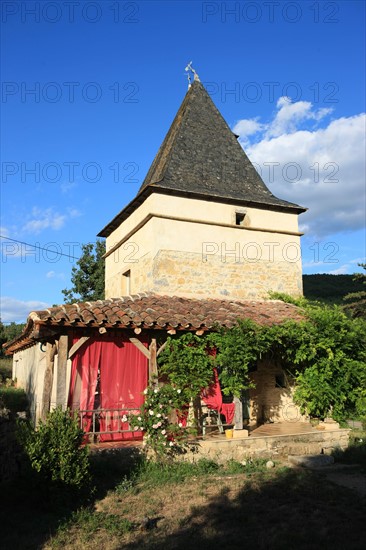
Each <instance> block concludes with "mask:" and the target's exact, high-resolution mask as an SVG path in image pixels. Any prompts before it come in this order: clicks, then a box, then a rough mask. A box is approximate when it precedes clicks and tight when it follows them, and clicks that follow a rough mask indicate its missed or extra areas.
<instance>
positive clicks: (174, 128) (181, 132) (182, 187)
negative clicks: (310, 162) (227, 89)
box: [99, 81, 306, 237]
mask: <svg viewBox="0 0 366 550" xmlns="http://www.w3.org/2000/svg"><path fill="white" fill-rule="evenodd" d="M152 192H160V193H169V194H174V195H180V196H182V195H183V196H187V195H189V196H194V197H196V198H199V197H201V198H203V199H206V200H217V201H220V202H221V201H230V202H234V203H240V204H246V205H253V206H261V207H263V206H266V207H267V208H271V209H280V210H285V211H292V212H297V213H300V212H304V211H305V210H306V209H305V208H303V207H301V206H299V205H297V204H294V203H290V202H287V201H285V200H282V199H278V198H277V197H275V196H274V195H273V194H272V193H271V192H270V191H269V189H268V187H267V186H266V185H265V183H264V182H263V180H262V179H261V177H260V176H259V174H258V172H257V171H256V170H255V168H254V166H253V165H252V163H251V162H250V160H249V159H248V157H247V155H246V154H245V152H244V151H243V149H242V147H241V146H240V144H239V143H238V141H237V138H236V136H235V134H233V132H232V131H231V130H230V128H229V126H228V125H227V123H226V122H225V120H224V119H223V117H222V115H221V114H220V112H219V111H218V109H217V108H216V106H215V105H214V103H213V101H212V100H211V98H210V96H209V94H208V93H207V91H206V90H205V88H204V86H203V85H202V84H201V82H199V81H195V82H193V84H192V85H191V87H190V88H189V90H188V92H187V94H186V96H185V98H184V100H183V103H182V104H181V106H180V108H179V110H178V112H177V114H176V116H175V119H174V121H173V123H172V125H171V127H170V129H169V131H168V133H167V135H166V137H165V139H164V141H163V143H162V145H161V147H160V149H159V151H158V153H157V155H156V157H155V159H154V161H153V163H152V165H151V167H150V169H149V171H148V173H147V175H146V177H145V180H144V182H143V184H142V186H141V187H140V190H139V192H138V195H137V197H136V198H135V199H134V200H133V201H132V202H131V203H130V204H129V205H128V206H127V207H126V208H125V209H124V210H122V211H121V212H120V213H119V214H118V215H117V216H116V217H115V218H114V220H112V222H110V223H109V224H108V225H107V226H106V227H105V228H104V229H103V230H102V231H101V232H100V233H99V236H102V237H107V236H108V235H109V234H110V233H111V232H112V231H113V230H114V229H115V228H116V227H118V226H119V225H120V223H121V222H122V221H123V220H124V219H126V218H127V217H128V216H129V215H130V214H131V212H132V211H133V210H134V209H135V208H136V207H137V206H138V205H139V204H141V203H142V202H143V200H145V198H146V197H147V196H148V195H149V194H150V193H152Z"/></svg>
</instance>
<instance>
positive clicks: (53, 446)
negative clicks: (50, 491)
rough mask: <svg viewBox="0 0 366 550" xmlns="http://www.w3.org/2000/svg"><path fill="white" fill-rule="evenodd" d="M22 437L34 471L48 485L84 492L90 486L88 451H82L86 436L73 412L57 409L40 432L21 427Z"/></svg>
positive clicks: (26, 424) (19, 432) (20, 437)
mask: <svg viewBox="0 0 366 550" xmlns="http://www.w3.org/2000/svg"><path fill="white" fill-rule="evenodd" d="M18 434H19V439H20V442H21V443H22V445H23V448H24V451H25V453H26V455H27V456H28V458H29V461H30V464H31V466H32V468H33V469H34V470H35V471H36V472H38V473H39V474H40V476H41V478H42V479H43V480H44V481H46V482H47V483H53V484H56V485H57V486H64V487H65V486H66V487H69V488H72V489H76V490H80V489H82V488H83V487H85V486H86V485H87V484H88V483H89V482H90V473H89V458H88V449H87V447H81V443H82V441H83V437H84V433H83V431H82V430H81V429H80V428H79V425H78V421H77V418H76V415H75V416H72V415H71V413H70V411H69V410H67V411H62V410H61V408H57V409H55V410H54V411H52V412H51V413H50V414H49V415H48V417H47V419H46V421H45V422H40V424H39V426H38V429H36V430H35V429H34V428H33V427H32V426H31V425H30V424H29V423H25V422H20V423H19V424H18Z"/></svg>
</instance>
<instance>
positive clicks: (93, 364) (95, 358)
mask: <svg viewBox="0 0 366 550" xmlns="http://www.w3.org/2000/svg"><path fill="white" fill-rule="evenodd" d="M77 341H78V339H77V338H76V339H75V338H74V339H73V344H75V342H77ZM101 349H102V342H100V341H96V340H94V339H93V340H91V339H90V340H88V341H87V343H86V345H85V346H82V347H81V348H80V349H79V350H78V352H77V353H76V354H75V356H74V358H73V360H72V368H71V380H70V393H69V399H68V406H69V407H70V408H71V409H72V410H76V409H79V410H82V411H83V410H93V409H94V400H95V390H96V386H97V378H98V367H99V364H100V358H101ZM91 420H92V413H91V412H87V413H85V414H84V415H83V422H82V425H83V430H84V431H85V432H88V431H89V430H90V425H91Z"/></svg>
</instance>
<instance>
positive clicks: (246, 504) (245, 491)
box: [119, 469, 366, 550]
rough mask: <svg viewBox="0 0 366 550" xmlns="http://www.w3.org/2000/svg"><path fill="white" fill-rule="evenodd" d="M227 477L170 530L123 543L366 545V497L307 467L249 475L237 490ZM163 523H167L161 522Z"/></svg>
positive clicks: (304, 548)
mask: <svg viewBox="0 0 366 550" xmlns="http://www.w3.org/2000/svg"><path fill="white" fill-rule="evenodd" d="M231 491H232V489H230V487H228V485H227V484H225V482H223V486H222V490H221V492H220V494H219V496H217V495H216V496H215V497H211V498H210V500H209V501H208V503H207V504H205V505H203V506H196V507H191V510H190V513H189V515H188V516H186V517H182V518H181V520H180V526H179V528H178V529H177V530H175V531H174V532H173V533H171V534H168V535H167V534H166V531H165V533H164V530H163V529H162V530H161V531H160V532H159V529H156V530H154V531H153V532H150V533H144V534H141V535H138V538H136V539H135V541H134V542H133V543H130V544H126V545H121V546H120V547H119V548H120V549H122V548H123V549H131V550H132V549H147V548H149V549H155V550H158V549H160V548H164V550H173V549H174V550H180V549H182V550H183V549H186V548H199V549H200V550H204V549H210V550H215V549H217V550H225V549H228V550H229V549H231V550H232V549H236V548H247V547H248V548H256V549H260V550H262V549H263V550H267V549H271V550H283V549H286V550H289V549H296V550H309V549H317V548H324V549H338V548H339V549H340V548H347V550H354V549H361V548H365V547H366V535H365V529H364V524H365V523H364V522H365V512H366V506H365V502H364V501H362V500H361V499H360V498H358V497H357V495H355V494H354V493H353V492H351V491H349V490H346V489H343V488H340V487H336V486H334V485H332V484H329V483H328V482H326V481H325V480H323V479H321V477H319V476H318V475H317V474H314V473H312V472H309V471H305V470H301V469H296V470H288V469H286V470H283V471H279V472H277V473H276V476H275V477H274V478H272V479H268V476H267V478H266V474H262V475H261V476H260V477H259V478H258V477H257V476H254V477H253V478H249V479H247V481H246V482H245V484H244V485H242V486H241V487H240V490H239V491H238V492H236V493H232V492H231ZM162 527H163V526H162Z"/></svg>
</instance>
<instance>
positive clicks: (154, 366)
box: [149, 338, 158, 382]
mask: <svg viewBox="0 0 366 550" xmlns="http://www.w3.org/2000/svg"><path fill="white" fill-rule="evenodd" d="M149 351H150V358H149V382H152V381H153V380H154V378H156V377H157V376H158V363H157V361H156V357H157V353H156V338H152V339H151V343H150V346H149Z"/></svg>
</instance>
